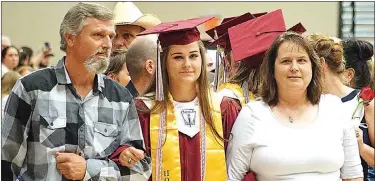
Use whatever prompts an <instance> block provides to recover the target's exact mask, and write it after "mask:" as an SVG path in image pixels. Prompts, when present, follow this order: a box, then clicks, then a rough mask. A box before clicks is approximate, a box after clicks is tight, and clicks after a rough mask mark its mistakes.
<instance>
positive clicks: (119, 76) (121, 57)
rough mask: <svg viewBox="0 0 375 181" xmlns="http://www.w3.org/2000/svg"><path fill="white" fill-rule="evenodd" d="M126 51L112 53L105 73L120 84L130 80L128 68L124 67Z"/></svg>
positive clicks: (125, 83)
mask: <svg viewBox="0 0 375 181" xmlns="http://www.w3.org/2000/svg"><path fill="white" fill-rule="evenodd" d="M125 62H126V52H120V53H118V54H116V55H114V56H113V55H112V56H111V57H110V59H109V65H108V68H107V70H106V71H105V73H104V74H105V75H107V76H108V77H109V78H111V79H113V80H115V81H117V82H118V83H119V84H121V85H122V86H126V85H127V84H128V83H129V81H130V76H129V72H128V69H127V68H126V63H125Z"/></svg>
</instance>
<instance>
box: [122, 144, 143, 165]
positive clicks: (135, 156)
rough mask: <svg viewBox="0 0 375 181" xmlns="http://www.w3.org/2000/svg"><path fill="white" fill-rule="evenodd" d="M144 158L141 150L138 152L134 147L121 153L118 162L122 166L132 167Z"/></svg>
mask: <svg viewBox="0 0 375 181" xmlns="http://www.w3.org/2000/svg"><path fill="white" fill-rule="evenodd" d="M144 158H145V153H144V152H143V150H138V149H136V148H134V147H129V148H127V149H125V150H124V151H122V152H121V154H120V157H119V161H120V164H121V165H122V166H127V167H132V166H134V165H135V164H136V163H137V162H138V161H139V160H142V159H144Z"/></svg>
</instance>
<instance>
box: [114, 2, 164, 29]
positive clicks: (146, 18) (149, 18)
mask: <svg viewBox="0 0 375 181" xmlns="http://www.w3.org/2000/svg"><path fill="white" fill-rule="evenodd" d="M114 12H115V19H114V22H115V24H116V25H137V26H140V27H143V28H144V29H146V30H147V29H150V28H152V27H154V26H156V25H158V24H160V23H161V21H160V19H159V18H158V17H157V16H155V15H153V14H143V13H142V12H141V10H139V8H138V7H137V6H136V5H135V4H134V3H133V2H118V3H117V4H116V6H115V9H114Z"/></svg>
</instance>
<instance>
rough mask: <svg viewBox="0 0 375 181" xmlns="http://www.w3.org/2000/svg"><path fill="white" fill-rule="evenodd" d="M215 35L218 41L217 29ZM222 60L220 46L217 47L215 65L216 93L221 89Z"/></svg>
mask: <svg viewBox="0 0 375 181" xmlns="http://www.w3.org/2000/svg"><path fill="white" fill-rule="evenodd" d="M214 33H215V35H214V39H215V40H217V39H218V35H217V31H216V29H215V30H214ZM220 59H221V55H220V46H219V45H216V65H215V78H214V91H215V92H216V91H218V89H219V79H220V76H219V74H220Z"/></svg>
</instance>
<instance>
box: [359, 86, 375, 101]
mask: <svg viewBox="0 0 375 181" xmlns="http://www.w3.org/2000/svg"><path fill="white" fill-rule="evenodd" d="M359 97H360V98H361V99H363V100H364V101H365V102H370V101H371V100H372V99H374V97H375V93H374V91H373V90H372V89H371V88H370V87H364V88H362V90H361V92H360V93H359Z"/></svg>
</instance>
